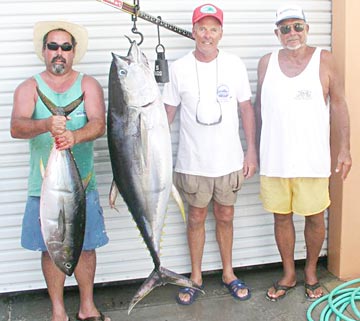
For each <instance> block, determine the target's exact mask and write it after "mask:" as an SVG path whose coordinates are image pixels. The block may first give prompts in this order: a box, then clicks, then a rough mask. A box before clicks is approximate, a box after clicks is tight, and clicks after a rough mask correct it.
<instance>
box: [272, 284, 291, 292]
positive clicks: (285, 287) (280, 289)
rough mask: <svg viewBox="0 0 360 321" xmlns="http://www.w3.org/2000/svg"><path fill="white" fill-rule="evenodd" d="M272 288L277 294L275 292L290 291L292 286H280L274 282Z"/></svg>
mask: <svg viewBox="0 0 360 321" xmlns="http://www.w3.org/2000/svg"><path fill="white" fill-rule="evenodd" d="M273 286H274V289H275V291H276V292H277V291H288V290H290V289H291V288H293V286H287V285H281V284H279V283H278V282H275V283H274V284H273Z"/></svg>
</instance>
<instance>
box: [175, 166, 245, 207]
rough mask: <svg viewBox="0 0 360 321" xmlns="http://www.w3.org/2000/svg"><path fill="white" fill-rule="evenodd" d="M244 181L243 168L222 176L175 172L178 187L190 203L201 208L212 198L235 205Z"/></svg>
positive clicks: (224, 203) (225, 203)
mask: <svg viewBox="0 0 360 321" xmlns="http://www.w3.org/2000/svg"><path fill="white" fill-rule="evenodd" d="M243 181H244V175H243V172H242V170H240V171H237V172H233V173H230V174H228V175H224V176H220V177H205V176H197V175H189V174H183V173H177V172H175V173H174V184H175V186H176V188H177V189H178V190H179V192H180V193H181V195H182V196H183V197H184V199H185V200H186V201H187V203H188V204H190V205H191V206H194V207H199V208H204V207H207V206H208V205H209V203H210V201H211V199H214V200H215V201H216V202H217V203H219V204H221V205H225V206H232V205H234V204H235V202H236V197H237V191H239V190H240V188H241V185H242V183H243Z"/></svg>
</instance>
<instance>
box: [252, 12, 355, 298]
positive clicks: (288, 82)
mask: <svg viewBox="0 0 360 321" xmlns="http://www.w3.org/2000/svg"><path fill="white" fill-rule="evenodd" d="M275 24H276V28H275V35H276V37H277V38H278V39H279V41H280V43H281V45H282V48H281V49H279V50H276V51H275V52H273V53H269V54H267V55H265V56H264V57H262V58H261V59H260V61H259V65H258V87H257V95H256V104H255V108H256V116H257V117H256V118H257V125H258V126H257V127H258V134H257V140H258V142H259V145H260V175H261V176H260V182H261V191H260V194H261V199H262V202H263V206H264V208H265V209H266V210H267V211H269V212H272V213H274V221H275V239H276V243H277V246H278V249H279V252H280V255H281V258H282V264H283V268H284V274H283V276H282V278H280V279H279V280H278V281H277V282H275V283H274V285H273V286H272V287H270V288H269V290H268V291H267V293H266V298H267V299H269V300H270V301H278V300H279V299H281V298H284V297H285V295H286V294H287V293H288V291H289V290H292V289H293V288H294V287H295V286H296V281H297V280H296V273H295V263H294V251H295V229H294V223H293V213H296V214H299V215H302V216H304V217H305V230H304V235H305V244H306V253H307V255H306V264H305V268H304V283H305V289H304V291H305V292H304V293H305V297H306V298H307V299H309V300H316V299H317V298H319V297H321V296H322V295H323V294H324V292H323V289H322V287H321V285H320V284H319V280H318V278H317V274H316V268H317V262H318V256H319V253H320V250H321V247H322V244H323V242H324V238H325V222H324V211H325V210H326V208H327V207H328V206H329V205H330V198H329V176H330V175H331V168H330V165H331V164H330V163H331V160H330V115H331V121H332V122H334V123H335V124H336V128H338V129H339V133H338V136H339V139H340V141H339V150H338V156H337V166H336V170H335V173H339V174H338V175H341V177H342V179H343V180H344V179H345V178H346V176H347V175H348V173H349V171H350V168H351V163H352V161H351V155H350V137H349V136H350V130H349V116H348V110H347V105H346V101H345V99H344V85H343V83H342V79H341V77H340V75H339V73H338V72H337V70H336V67H335V62H334V58H333V56H332V54H331V53H330V52H329V51H327V50H322V49H320V48H315V47H311V46H308V45H307V35H308V32H309V25H308V24H307V23H306V19H305V14H304V12H303V10H302V9H301V8H300V7H299V6H297V5H286V6H284V7H282V8H279V10H278V11H277V13H276V21H275Z"/></svg>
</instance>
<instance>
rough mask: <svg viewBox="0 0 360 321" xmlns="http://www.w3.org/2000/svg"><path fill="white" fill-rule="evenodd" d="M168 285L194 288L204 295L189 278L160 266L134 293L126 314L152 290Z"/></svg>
mask: <svg viewBox="0 0 360 321" xmlns="http://www.w3.org/2000/svg"><path fill="white" fill-rule="evenodd" d="M169 283H170V284H174V285H178V286H183V287H188V288H194V289H197V290H199V291H201V292H202V293H204V291H203V290H202V289H201V288H200V286H199V285H198V284H195V283H194V282H193V281H191V280H190V279H189V278H187V277H185V276H183V275H181V274H177V273H175V272H173V271H170V270H168V269H165V268H164V267H161V266H160V267H159V268H158V269H156V268H155V269H154V270H153V271H152V272H151V274H150V275H149V277H148V278H147V279H146V280H145V282H144V283H143V284H142V285H141V287H140V289H139V290H138V291H137V292H136V293H135V295H134V297H133V298H132V300H131V302H130V305H129V308H128V314H130V312H131V310H132V309H133V308H134V306H135V305H136V304H137V303H139V302H140V300H142V299H143V298H144V297H145V296H147V295H148V294H149V293H150V292H151V291H152V290H154V289H155V288H156V287H158V286H161V285H165V284H169Z"/></svg>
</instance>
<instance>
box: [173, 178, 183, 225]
mask: <svg viewBox="0 0 360 321" xmlns="http://www.w3.org/2000/svg"><path fill="white" fill-rule="evenodd" d="M171 195H172V196H173V198H174V200H175V201H176V204H177V205H178V207H179V209H180V212H181V216H182V218H183V220H184V223H186V216H185V206H184V202H183V200H182V198H181V195H180V193H179V191H178V190H177V188H176V187H175V185H174V184H173V185H172V187H171Z"/></svg>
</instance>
